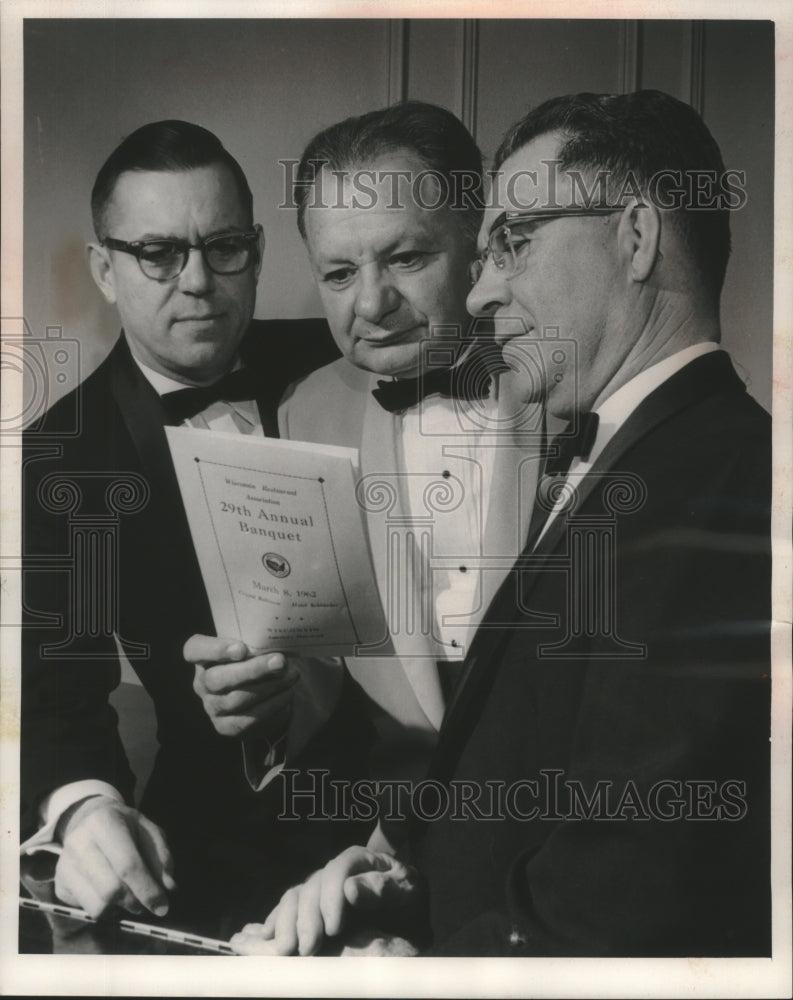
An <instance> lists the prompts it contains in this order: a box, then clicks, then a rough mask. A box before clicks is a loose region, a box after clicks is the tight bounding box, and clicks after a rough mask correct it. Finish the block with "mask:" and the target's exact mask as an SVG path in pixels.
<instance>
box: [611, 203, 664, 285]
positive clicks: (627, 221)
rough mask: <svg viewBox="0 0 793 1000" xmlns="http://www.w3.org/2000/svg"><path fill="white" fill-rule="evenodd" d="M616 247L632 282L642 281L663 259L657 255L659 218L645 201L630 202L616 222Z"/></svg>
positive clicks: (656, 210)
mask: <svg viewBox="0 0 793 1000" xmlns="http://www.w3.org/2000/svg"><path fill="white" fill-rule="evenodd" d="M619 240H620V247H621V249H622V250H623V252H624V255H625V258H626V260H627V261H628V266H629V268H630V276H631V278H632V279H633V280H634V281H646V280H647V279H648V278H649V277H650V275H651V274H652V273H653V268H654V267H655V265H656V264H657V263H658V261H659V260H662V259H663V254H662V253H661V246H660V244H661V215H660V213H659V211H658V209H657V208H656V206H655V205H653V204H652V203H651V202H649V201H638V200H635V199H633V200H632V201H631V202H630V203H629V204H628V206H627V207H626V208H625V211H624V212H623V214H622V218H621V219H620V228H619Z"/></svg>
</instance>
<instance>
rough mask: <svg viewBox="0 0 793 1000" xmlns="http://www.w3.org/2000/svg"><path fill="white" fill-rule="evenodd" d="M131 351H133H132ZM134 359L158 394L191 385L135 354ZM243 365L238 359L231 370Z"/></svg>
mask: <svg viewBox="0 0 793 1000" xmlns="http://www.w3.org/2000/svg"><path fill="white" fill-rule="evenodd" d="M130 353H132V352H131V351H130ZM132 360H133V361H134V362H135V364H136V365H137V366H138V368H140V371H141V374H142V375H143V377H144V378H145V379H146V381H147V382H148V383H149V385H150V386H151V387H152V389H154V391H155V392H156V393H157V395H158V396H164V395H165V393H166V392H176V391H177V390H178V389H187V388H189V385H188V384H187V383H185V382H178V381H177V380H176V379H175V378H171V377H170V375H163V374H162V372H158V371H155V370H154V369H153V368H149V366H148V365H145V364H144V363H143V362H142V361H139V360H138V358H136V357H135V355H134V354H133V355H132ZM241 367H242V362H241V361H240V360H239V358H238V359H237V362H236V364H235V365H234V367H233V368H232V369H231V371H234V372H235V371H237V370H238V369H239V368H241Z"/></svg>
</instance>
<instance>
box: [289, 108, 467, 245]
mask: <svg viewBox="0 0 793 1000" xmlns="http://www.w3.org/2000/svg"><path fill="white" fill-rule="evenodd" d="M399 150H408V151H409V152H412V153H415V154H416V156H417V157H418V158H419V159H420V160H421V161H422V163H424V164H425V165H426V167H427V170H428V171H430V172H432V173H435V174H437V175H438V176H439V177H440V178H442V179H443V188H444V197H443V204H445V205H448V206H449V207H451V208H453V209H455V210H459V218H460V221H461V224H462V227H463V230H464V232H465V233H466V235H468V236H469V237H470V238H471V239H472V240H475V239H476V234H477V232H478V230H479V225H480V222H481V216H482V211H483V209H484V197H483V186H482V185H483V182H482V154H481V152H480V151H479V147H478V146H477V144H476V142H475V141H474V139H473V137H472V136H471V133H470V132H469V131H468V129H467V128H466V127H465V126H464V125H463V123H462V122H461V121H460V120H459V118H457V117H455V115H453V114H452V113H451V111H447V110H446V108H441V107H439V106H438V105H437V104H428V103H426V102H425V101H402V102H401V103H399V104H393V105H391V106H390V107H387V108H380V109H378V110H377V111H370V112H368V113H367V114H365V115H359V116H357V117H353V118H347V119H345V120H344V121H342V122H338V123H337V124H336V125H331V126H330V127H329V128H326V129H324V130H323V131H322V132H319V133H318V134H317V135H315V136H314V138H313V139H312V140H311V141H310V142H309V144H308V145H307V146H306V148H305V151H304V153H303V156H302V157H301V159H300V164H299V165H298V168H297V176H296V179H295V185H294V197H295V202H296V204H297V226H298V229H299V230H300V235H301V236H302V237H303V239H305V238H306V225H305V214H306V207H307V204H308V200H309V193H310V191H311V190H312V188H313V186H314V184H315V183H316V180H317V176H318V174H319V172H320V171H321V170H322V168H323V167H327V168H329V169H330V170H349V169H350V168H352V167H362V166H364V165H366V164H369V163H371V162H372V161H373V160H375V159H376V158H377V157H379V156H382V155H384V154H387V153H395V152H398V151H399ZM438 207H440V205H439V206H438Z"/></svg>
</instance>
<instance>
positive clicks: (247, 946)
mask: <svg viewBox="0 0 793 1000" xmlns="http://www.w3.org/2000/svg"><path fill="white" fill-rule="evenodd" d="M263 928H264V924H246V925H245V926H244V927H243V928H242V930H241V931H238V932H237V933H236V934H234V935H233V936H232V938H231V940H230V941H229V944H230V945H231V947H232V948H233V949H234V950H235V951H236V952H237V954H238V955H277V954H278V952H277V951H276V950H275V944H274V942H273V940H272V938H267V937H265V936H264V934H263V933H262V931H263Z"/></svg>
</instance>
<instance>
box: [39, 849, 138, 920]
mask: <svg viewBox="0 0 793 1000" xmlns="http://www.w3.org/2000/svg"><path fill="white" fill-rule="evenodd" d="M55 895H56V896H57V897H58V899H60V900H62V901H63V902H64V903H66V904H67V905H69V906H78V907H80V908H81V909H83V910H85V911H86V912H87V913H90V915H91V916H92V917H100V916H101V915H102V914H103V913H104V912H105V910H107V909H108V908H109V907H110V906H120V907H122V908H123V909H125V910H128V911H129V912H130V913H134V914H141V913H143V912H144V908H143V907H142V906H141V904H140V903H139V902H138V900H137V899H136V898H135V897H134V896H133V895H132V893H131V892H129V891H128V890H127V888H126V886H124V885H122V883H121V882H120V881H119V879H118V878H117V876H116V874H115V872H113V870H112V868H111V867H110V865H109V863H108V861H107V859H106V858H105V856H104V855H103V854H102V853H101V851H99V850H93V851H92V850H87V851H86V852H85V855H84V856H83V857H80V856H79V855H76V854H74V853H69V852H67V851H64V852H63V854H62V855H61V856H60V858H59V859H58V864H57V866H56V868H55Z"/></svg>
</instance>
